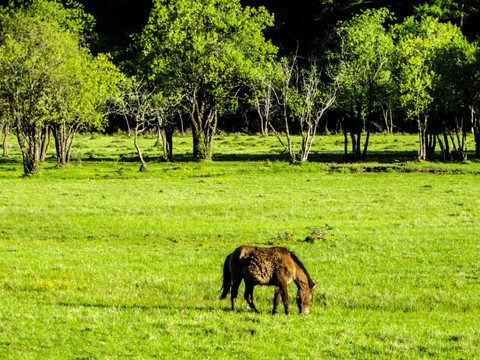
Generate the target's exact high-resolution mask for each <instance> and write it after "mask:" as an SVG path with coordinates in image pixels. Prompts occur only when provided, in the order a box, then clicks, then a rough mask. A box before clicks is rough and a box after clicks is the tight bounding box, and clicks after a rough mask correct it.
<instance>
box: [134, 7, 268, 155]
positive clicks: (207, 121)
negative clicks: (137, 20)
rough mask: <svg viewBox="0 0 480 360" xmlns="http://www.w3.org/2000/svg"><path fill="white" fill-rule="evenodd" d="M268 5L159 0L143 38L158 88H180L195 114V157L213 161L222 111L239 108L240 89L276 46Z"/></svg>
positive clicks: (148, 65)
mask: <svg viewBox="0 0 480 360" xmlns="http://www.w3.org/2000/svg"><path fill="white" fill-rule="evenodd" d="M272 22H273V17H272V16H271V15H270V14H268V13H267V11H266V10H265V9H264V8H259V9H253V8H250V7H246V8H243V7H242V6H241V5H240V2H239V1H238V0H233V1H227V0H201V1H194V0H179V1H175V2H171V1H167V0H157V1H155V2H154V4H153V8H152V12H151V14H150V18H149V20H148V24H147V25H146V26H145V28H144V30H143V32H142V34H141V36H140V38H139V43H140V47H141V49H142V52H143V63H144V64H145V68H146V73H147V74H148V77H149V79H150V80H151V81H153V82H154V84H155V87H156V89H157V91H162V92H163V93H164V95H165V96H168V91H169V89H175V90H176V91H180V92H181V93H182V94H183V95H184V96H183V98H184V102H183V105H184V107H185V109H186V112H187V113H188V114H189V118H190V123H191V129H192V135H193V158H194V160H200V161H201V160H209V159H211V157H212V152H213V137H214V134H215V132H216V129H217V120H218V114H219V112H221V111H225V110H226V109H228V108H231V107H232V105H233V107H235V104H236V98H235V97H236V93H237V91H238V90H239V88H240V87H242V86H244V85H246V84H248V83H249V82H250V80H251V79H252V78H253V79H254V78H255V77H256V76H257V75H258V73H259V71H261V69H262V68H263V67H264V66H265V65H266V64H268V63H269V62H270V61H271V60H272V58H273V56H274V55H275V53H276V48H275V47H274V46H273V45H272V44H271V43H270V42H267V41H265V38H264V36H263V31H264V30H265V28H266V27H267V26H269V25H271V24H272Z"/></svg>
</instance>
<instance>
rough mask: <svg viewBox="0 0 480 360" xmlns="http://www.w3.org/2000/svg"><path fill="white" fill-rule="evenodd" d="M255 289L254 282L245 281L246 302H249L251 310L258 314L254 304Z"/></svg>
mask: <svg viewBox="0 0 480 360" xmlns="http://www.w3.org/2000/svg"><path fill="white" fill-rule="evenodd" d="M253 287H254V285H253V282H251V281H247V280H245V295H244V296H245V300H247V303H248V305H249V306H250V308H251V309H253V310H255V312H256V313H258V310H257V308H256V307H255V304H254V303H253Z"/></svg>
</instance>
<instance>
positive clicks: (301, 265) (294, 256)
mask: <svg viewBox="0 0 480 360" xmlns="http://www.w3.org/2000/svg"><path fill="white" fill-rule="evenodd" d="M290 255H292V259H293V261H295V262H296V263H297V265H298V266H299V267H300V268H301V269H302V270H303V272H304V273H305V275H307V280H308V286H310V287H313V285H315V283H314V282H313V280H312V278H311V277H310V274H309V273H308V271H307V268H306V267H305V265H303V263H302V262H301V261H300V259H299V258H298V257H297V255H295V254H294V253H293V252H291V251H290Z"/></svg>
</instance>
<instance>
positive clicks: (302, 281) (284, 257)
mask: <svg viewBox="0 0 480 360" xmlns="http://www.w3.org/2000/svg"><path fill="white" fill-rule="evenodd" d="M242 280H244V281H245V300H246V301H247V303H248V305H249V306H250V308H252V309H253V310H255V312H257V313H258V310H257V308H256V307H255V304H254V303H253V287H254V286H255V285H270V286H275V295H274V297H273V310H272V314H276V313H277V308H278V304H279V303H280V298H281V299H282V301H283V306H284V308H285V314H289V313H290V310H289V308H288V286H287V285H288V284H289V283H290V282H291V281H292V280H293V281H294V282H295V284H296V285H297V288H298V291H297V305H298V309H299V310H300V313H301V314H308V312H309V306H310V301H311V300H312V297H313V292H314V290H315V287H316V286H317V284H316V283H314V282H313V280H312V278H311V277H310V275H309V274H308V271H307V269H306V268H305V266H304V265H303V264H302V262H301V261H300V260H299V259H298V257H297V256H296V255H295V254H294V253H292V252H291V251H289V250H288V249H286V248H284V247H257V246H246V245H243V246H240V247H239V248H237V249H235V250H234V251H233V253H231V254H230V255H228V256H227V258H226V259H225V263H224V266H223V287H222V290H223V292H222V295H221V297H220V298H221V299H225V298H226V297H227V295H228V293H229V291H230V288H231V300H232V310H235V302H236V300H237V296H238V287H239V286H240V283H241V282H242Z"/></svg>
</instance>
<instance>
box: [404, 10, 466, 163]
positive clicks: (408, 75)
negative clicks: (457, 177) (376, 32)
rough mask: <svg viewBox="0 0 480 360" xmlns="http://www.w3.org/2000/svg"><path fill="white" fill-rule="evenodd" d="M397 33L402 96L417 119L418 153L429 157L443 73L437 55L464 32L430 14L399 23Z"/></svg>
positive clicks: (410, 115) (408, 109)
mask: <svg viewBox="0 0 480 360" xmlns="http://www.w3.org/2000/svg"><path fill="white" fill-rule="evenodd" d="M395 34H396V41H397V45H396V49H395V74H396V76H395V78H396V82H397V86H398V90H399V100H400V103H401V106H402V107H403V109H404V111H405V113H406V115H407V117H408V118H409V119H411V120H413V121H415V122H416V123H417V127H418V131H419V144H420V145H419V152H418V157H419V159H422V160H425V159H426V158H427V154H428V146H427V144H428V141H427V140H428V139H427V135H428V125H429V117H430V116H431V113H432V110H433V100H434V89H435V84H436V83H437V84H438V76H439V74H438V73H437V72H438V69H436V68H435V66H434V65H435V58H436V56H438V54H439V52H440V51H441V50H442V49H445V48H446V47H448V46H449V45H450V44H451V43H452V42H453V41H454V39H455V38H456V37H458V36H461V33H460V32H459V31H458V28H457V27H456V26H454V25H452V24H449V23H440V22H439V21H438V20H437V19H434V18H432V17H428V16H427V17H422V18H420V19H419V20H417V19H416V18H414V17H409V18H407V19H405V20H404V22H403V23H402V24H399V25H398V26H397V27H396V29H395ZM436 71H437V72H436ZM443 86H445V85H443Z"/></svg>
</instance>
